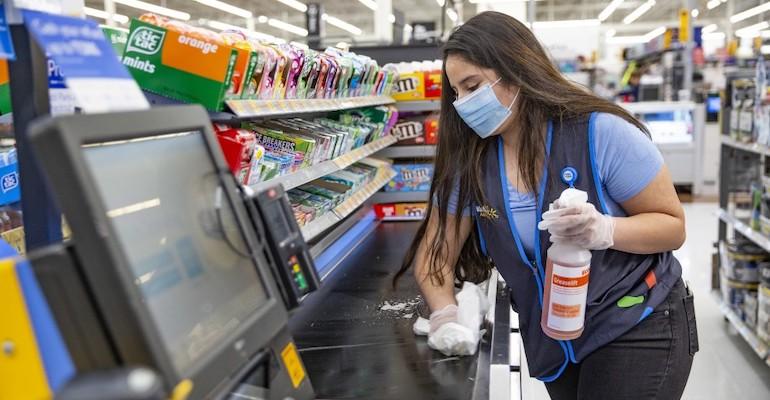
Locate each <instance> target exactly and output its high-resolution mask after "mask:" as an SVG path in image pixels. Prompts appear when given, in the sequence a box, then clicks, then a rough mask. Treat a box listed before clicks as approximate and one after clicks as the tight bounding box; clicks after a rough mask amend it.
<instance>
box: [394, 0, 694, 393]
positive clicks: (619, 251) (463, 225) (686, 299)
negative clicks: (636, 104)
mask: <svg viewBox="0 0 770 400" xmlns="http://www.w3.org/2000/svg"><path fill="white" fill-rule="evenodd" d="M443 55H444V70H443V87H444V92H443V94H442V103H441V110H442V112H441V120H440V127H439V131H440V132H441V135H440V142H439V145H438V151H437V154H436V168H435V175H434V177H433V183H432V187H431V198H433V199H434V201H433V206H432V207H431V208H430V210H429V211H428V216H427V218H426V222H424V223H423V225H422V226H421V228H420V229H419V231H418V233H417V237H416V238H415V241H414V243H413V244H412V246H411V248H410V250H409V252H408V254H407V257H406V260H405V263H404V266H403V267H402V270H401V271H400V273H399V276H400V275H401V274H403V273H404V272H405V271H406V269H408V268H409V267H410V266H411V265H414V266H415V277H416V278H417V280H418V282H419V284H420V288H421V291H422V293H423V296H424V298H425V300H426V301H427V303H428V305H429V306H430V309H431V311H432V314H431V317H430V325H431V332H436V331H437V330H438V329H439V328H440V327H441V326H443V325H445V324H446V323H448V322H457V306H456V303H455V297H454V283H455V279H459V280H477V281H478V280H481V279H483V278H484V276H487V275H488V271H489V269H490V268H491V265H490V261H491V262H493V263H494V264H495V265H496V267H497V269H498V270H499V272H500V273H501V275H502V276H503V278H505V280H506V282H507V284H508V286H509V287H510V288H511V291H512V296H511V297H512V302H513V307H514V309H515V310H516V311H517V312H518V313H519V319H520V324H521V326H520V330H521V333H522V337H523V340H524V345H525V349H526V355H527V358H528V363H529V370H530V374H531V375H532V376H535V377H537V378H539V379H541V380H543V381H544V382H545V383H546V387H547V389H548V391H549V393H550V395H551V397H552V398H553V399H555V400H561V399H592V400H596V399H613V400H617V399H678V398H680V397H681V395H682V392H683V390H684V387H685V384H686V382H687V377H688V375H689V372H690V367H691V365H692V360H693V355H694V353H695V352H696V351H697V347H698V344H697V331H696V328H695V319H694V318H695V317H694V310H693V306H692V295H691V294H689V291H688V290H687V289H686V288H685V286H684V284H683V282H682V279H681V267H680V265H679V263H678V262H677V260H676V259H675V258H674V257H673V256H672V253H671V252H672V251H673V250H674V249H677V248H679V247H680V246H681V245H682V243H683V242H684V239H685V232H684V214H683V211H682V208H681V205H680V203H679V200H678V198H677V195H676V193H675V191H674V187H673V184H672V182H671V177H670V175H669V172H668V170H667V169H666V167H665V165H663V161H662V158H661V155H660V153H659V152H658V150H657V149H656V147H655V146H654V144H653V143H652V142H651V141H650V139H649V133H648V132H647V129H646V128H645V127H644V126H643V125H642V124H641V123H640V122H639V121H637V120H636V119H635V118H634V117H633V116H631V115H630V114H629V113H627V112H626V111H624V110H623V109H622V108H621V107H619V106H617V105H615V104H613V103H610V102H608V101H606V100H603V99H600V98H599V97H597V96H595V95H593V94H590V93H588V92H587V91H585V90H584V89H583V88H580V87H577V86H575V85H574V84H571V83H569V82H568V81H567V80H565V78H564V77H563V76H562V75H561V74H560V72H559V71H558V70H557V69H556V68H555V67H554V65H553V64H552V63H551V61H550V60H549V58H548V56H547V55H546V53H545V51H544V50H543V48H542V47H541V46H540V44H539V43H538V41H537V39H536V38H535V36H534V35H533V34H532V32H531V31H529V29H527V28H526V27H525V26H524V25H523V24H521V23H520V22H518V21H517V20H515V19H514V18H511V17H509V16H507V15H505V14H501V13H495V12H485V13H482V14H479V15H477V16H476V17H473V18H472V19H470V20H469V21H468V22H467V23H465V24H464V25H463V26H461V27H460V28H458V29H457V30H456V31H455V32H453V33H452V35H451V36H450V37H449V39H448V41H447V43H446V45H445V46H444V49H443ZM568 167H571V168H574V170H576V171H577V181H576V182H575V183H574V184H575V187H576V188H578V189H581V190H583V191H586V192H587V193H588V195H589V203H590V204H586V205H585V206H584V207H574V208H571V209H569V210H567V211H566V212H562V213H561V214H565V215H561V216H558V217H556V218H555V219H553V220H549V223H550V224H551V228H549V229H550V232H549V231H538V230H537V227H536V226H537V224H538V222H540V221H542V213H543V212H544V211H545V210H547V209H548V206H549V204H550V203H552V202H553V201H554V200H555V199H557V198H558V197H559V195H560V193H561V192H562V191H563V190H564V189H565V188H567V187H568V185H567V184H566V183H564V182H562V180H561V179H560V176H561V175H562V172H563V171H565V169H566V168H568ZM551 234H554V235H556V236H558V237H559V238H561V240H566V241H571V242H573V243H577V244H580V245H581V246H583V247H584V248H587V249H589V250H592V262H591V274H590V284H589V288H588V300H587V301H588V306H587V309H586V311H585V313H586V321H585V330H584V332H583V334H582V335H581V337H580V338H578V339H576V340H572V341H556V340H553V339H551V338H549V337H548V336H546V335H545V334H544V333H543V331H542V329H541V327H540V317H541V312H542V306H541V303H542V296H543V293H542V290H543V289H542V287H543V281H544V264H545V259H546V250H547V248H548V246H549V243H550V239H551ZM482 253H483V254H485V255H488V257H486V256H484V255H482ZM456 266H458V267H456ZM459 266H462V268H460V267H459ZM455 269H457V273H456V271H455ZM459 274H462V276H458V275H459Z"/></svg>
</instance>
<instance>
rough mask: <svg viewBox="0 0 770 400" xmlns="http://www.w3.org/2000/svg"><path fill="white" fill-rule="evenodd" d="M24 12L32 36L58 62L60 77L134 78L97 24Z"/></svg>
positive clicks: (34, 12)
mask: <svg viewBox="0 0 770 400" xmlns="http://www.w3.org/2000/svg"><path fill="white" fill-rule="evenodd" d="M22 13H23V15H24V24H25V25H26V26H27V28H28V29H29V31H30V33H31V34H32V36H33V37H34V38H35V40H36V41H37V42H38V44H40V46H41V47H42V48H43V49H44V50H45V53H46V54H47V55H48V57H50V58H51V59H53V61H54V62H55V66H56V68H58V70H57V71H56V75H59V76H66V77H67V78H70V79H71V78H122V79H132V78H131V75H129V73H128V71H127V70H126V68H125V67H124V66H123V64H121V63H119V62H118V56H117V54H115V50H114V49H113V48H112V44H110V43H109V42H108V41H107V38H106V37H105V36H104V32H103V31H102V29H101V28H100V27H99V25H97V24H96V23H95V22H93V21H89V20H85V19H79V18H72V17H66V16H62V15H53V14H46V13H41V12H37V11H29V10H23V11H22ZM49 68H50V64H49Z"/></svg>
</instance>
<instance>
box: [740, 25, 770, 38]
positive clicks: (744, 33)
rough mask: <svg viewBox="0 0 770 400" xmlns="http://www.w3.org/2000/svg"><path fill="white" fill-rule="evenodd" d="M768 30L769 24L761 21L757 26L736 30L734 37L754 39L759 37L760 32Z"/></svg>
mask: <svg viewBox="0 0 770 400" xmlns="http://www.w3.org/2000/svg"><path fill="white" fill-rule="evenodd" d="M767 28H770V22H767V21H762V22H760V23H758V24H754V25H749V26H747V27H745V28H741V29H738V30H737V31H735V36H738V37H741V38H755V37H757V36H759V35H760V33H759V32H760V31H761V30H763V29H767Z"/></svg>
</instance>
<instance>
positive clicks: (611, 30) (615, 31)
mask: <svg viewBox="0 0 770 400" xmlns="http://www.w3.org/2000/svg"><path fill="white" fill-rule="evenodd" d="M616 33H618V31H617V30H615V29H614V28H610V29H609V30H608V31H607V32H606V33H605V36H607V37H613V36H615V34H616Z"/></svg>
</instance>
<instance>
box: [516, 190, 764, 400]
mask: <svg viewBox="0 0 770 400" xmlns="http://www.w3.org/2000/svg"><path fill="white" fill-rule="evenodd" d="M684 209H685V213H686V216H687V241H686V242H685V244H684V246H683V247H682V248H681V249H680V250H679V251H677V252H676V256H677V258H678V259H679V261H680V262H681V263H682V269H683V275H684V278H685V279H686V280H688V281H689V282H690V286H691V287H692V288H693V290H694V291H695V307H696V308H695V310H696V315H697V320H698V332H699V334H700V351H699V352H698V354H697V355H696V356H695V363H694V364H693V369H692V373H691V374H690V380H689V382H688V384H687V389H686V390H685V393H684V397H683V399H685V400H733V399H736V400H737V399H740V400H767V399H770V366H767V365H765V363H763V362H762V361H761V360H760V359H759V357H757V356H756V354H755V353H754V352H753V351H752V350H751V348H750V347H749V345H748V344H746V342H745V341H744V340H743V338H741V337H740V336H738V335H737V334H735V333H733V332H731V330H730V327H729V326H728V323H727V322H726V321H725V319H724V317H723V316H722V313H721V312H720V311H719V308H718V307H717V304H716V302H714V300H713V298H712V297H711V293H710V292H711V255H712V253H713V252H714V247H713V244H714V242H715V241H716V239H717V229H718V226H717V219H716V216H715V213H716V211H717V209H718V206H717V204H715V203H690V204H685V205H684ZM523 386H525V387H524V388H523V389H524V400H549V396H548V392H547V391H546V390H545V386H544V385H543V384H542V383H540V382H539V381H536V380H535V379H531V378H530V379H528V380H527V381H525V382H523Z"/></svg>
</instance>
